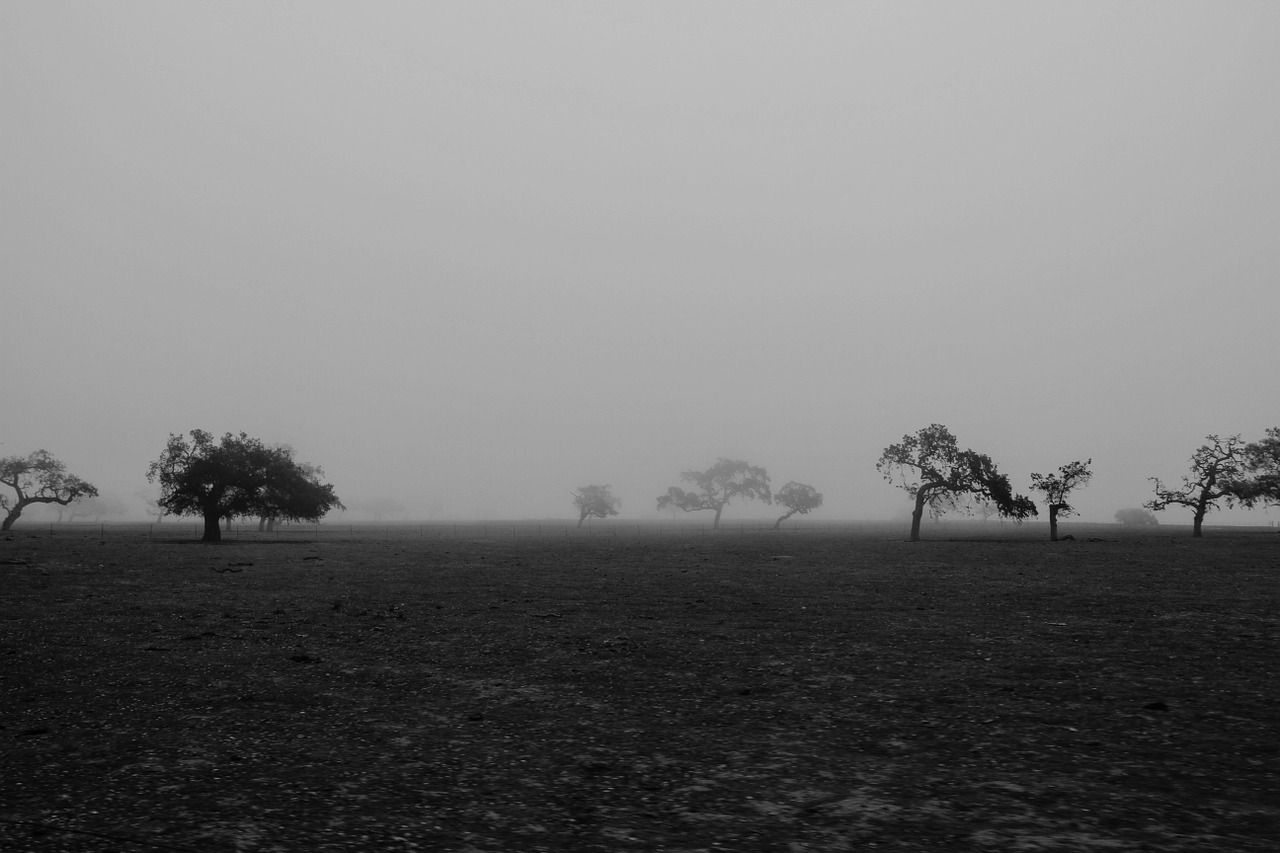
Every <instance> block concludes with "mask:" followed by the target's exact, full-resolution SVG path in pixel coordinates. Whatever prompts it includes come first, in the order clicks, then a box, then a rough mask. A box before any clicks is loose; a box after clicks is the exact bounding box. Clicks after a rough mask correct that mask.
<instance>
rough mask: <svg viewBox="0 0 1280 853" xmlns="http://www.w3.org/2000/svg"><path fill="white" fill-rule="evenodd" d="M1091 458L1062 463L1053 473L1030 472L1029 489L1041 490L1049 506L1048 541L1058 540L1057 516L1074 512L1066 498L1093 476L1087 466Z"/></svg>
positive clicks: (1091, 462) (1091, 461)
mask: <svg viewBox="0 0 1280 853" xmlns="http://www.w3.org/2000/svg"><path fill="white" fill-rule="evenodd" d="M1092 464H1093V460H1092V459H1086V460H1085V461H1083V462H1080V461H1078V460H1077V461H1075V462H1070V463H1068V464H1066V465H1063V466H1062V467H1061V468H1059V469H1058V471H1057V473H1055V474H1032V475H1031V489H1032V491H1036V492H1043V493H1044V499H1045V503H1047V504H1048V506H1049V541H1050V542H1057V541H1058V516H1059V515H1063V516H1067V515H1071V514H1073V513H1074V512H1075V510H1074V509H1072V508H1071V504H1069V503H1067V498H1068V497H1069V496H1070V495H1071V493H1072V492H1073V491H1075V490H1076V489H1083V488H1084V487H1085V486H1087V485H1088V484H1089V480H1091V479H1092V478H1093V472H1092V471H1090V470H1089V466H1090V465H1092Z"/></svg>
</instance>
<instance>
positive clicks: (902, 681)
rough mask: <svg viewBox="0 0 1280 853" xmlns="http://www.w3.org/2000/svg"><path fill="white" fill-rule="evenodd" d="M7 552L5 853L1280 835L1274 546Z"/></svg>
mask: <svg viewBox="0 0 1280 853" xmlns="http://www.w3.org/2000/svg"><path fill="white" fill-rule="evenodd" d="M358 533H359V531H356V534H357V535H354V536H351V537H347V538H340V537H333V538H332V539H324V540H322V541H318V542H317V541H307V540H305V539H303V538H297V539H290V538H288V537H281V536H275V537H272V536H264V537H261V538H256V537H254V536H251V535H245V536H241V537H239V538H238V539H237V540H236V541H230V542H225V543H223V544H221V545H200V544H198V543H193V542H180V541H167V542H166V541H149V540H148V539H147V537H146V536H145V535H142V536H136V537H132V538H129V537H117V536H112V535H109V531H108V535H106V536H105V538H101V539H100V537H99V536H98V535H93V536H85V537H64V536H52V537H50V536H49V533H48V531H44V532H43V533H42V532H41V531H40V529H38V528H36V529H32V530H25V531H24V530H22V529H15V530H14V531H12V532H11V533H10V534H9V536H8V538H7V539H0V850H5V851H10V850H12V851H28V850H30V851H68V852H69V851H77V853H83V852H84V851H104V852H105V851H113V853H114V851H126V853H133V851H139V853H142V851H155V850H175V851H263V852H264V853H265V851H287V852H288V853H294V851H299V853H302V851H366V850H376V851H445V852H446V853H455V851H456V853H464V851H476V852H477V853H478V852H479V851H485V853H488V851H522V853H523V851H625V850H635V851H713V850H714V851H785V853H808V851H845V850H850V851H857V850H870V849H875V850H911V851H969V850H971V851H1160V853H1171V852H1172V851H1204V853H1227V852H1228V851H1259V853H1262V852H1263V851H1266V853H1273V851H1275V850H1276V849H1278V847H1280V701H1278V700H1280V691H1278V689H1277V684H1276V680H1277V670H1278V667H1277V662H1278V661H1280V654H1278V652H1280V648H1278V643H1277V632H1276V627H1277V618H1278V615H1280V607H1278V605H1280V536H1277V535H1276V534H1275V533H1274V532H1271V533H1262V532H1234V533H1232V532H1221V531H1212V532H1209V533H1208V534H1207V537H1206V538H1205V539H1202V540H1193V539H1191V538H1189V537H1188V536H1187V535H1186V533H1185V532H1183V531H1178V532H1176V533H1174V535H1170V534H1171V532H1170V531H1168V530H1159V531H1158V534H1157V533H1153V534H1151V535H1145V536H1141V537H1139V536H1133V535H1129V536H1127V537H1123V538H1120V534H1119V533H1117V532H1116V531H1115V530H1114V529H1108V532H1103V533H1100V534H1099V536H1102V537H1116V538H1114V539H1109V540H1104V541H1091V540H1090V539H1089V538H1087V537H1081V538H1078V539H1077V540H1076V541H1069V542H1061V543H1054V544H1051V543H1048V542H1046V541H1043V540H1042V539H1039V538H1033V537H1029V536H1026V535H1021V534H1020V535H1018V536H1017V537H1015V538H1010V539H999V538H996V537H997V536H999V535H1000V534H998V533H995V532H992V533H990V534H989V537H988V538H979V539H934V540H932V541H925V542H919V543H906V542H903V541H901V540H900V539H897V538H893V539H887V538H879V537H877V536H875V535H869V534H866V533H865V532H864V533H863V534H857V533H856V532H853V531H839V530H831V531H825V532H822V531H806V532H783V533H772V532H763V531H752V532H732V531H730V532H723V533H719V534H715V535H707V534H700V533H686V534H677V533H664V534H653V533H642V532H639V531H634V530H633V531H632V532H631V533H629V534H626V533H619V534H618V535H593V536H581V535H558V536H557V535H542V536H537V535H510V536H506V537H498V536H494V537H479V536H476V537H472V536H470V535H465V534H464V535H447V536H446V535H441V536H435V537H424V538H414V537H412V536H404V537H388V536H382V537H379V536H377V535H370V536H365V537H363V538H362V537H361V536H359V535H358Z"/></svg>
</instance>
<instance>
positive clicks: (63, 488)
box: [0, 450, 98, 531]
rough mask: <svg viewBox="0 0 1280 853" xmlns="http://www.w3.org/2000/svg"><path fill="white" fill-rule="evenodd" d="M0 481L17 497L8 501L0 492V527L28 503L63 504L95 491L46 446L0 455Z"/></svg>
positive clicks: (9, 524)
mask: <svg viewBox="0 0 1280 853" xmlns="http://www.w3.org/2000/svg"><path fill="white" fill-rule="evenodd" d="M0 485H5V486H8V487H9V488H11V489H13V491H14V494H15V496H16V498H17V500H15V501H13V503H10V499H9V497H8V496H7V495H3V494H0V510H4V511H5V517H4V521H3V522H0V531H2V530H8V529H9V528H10V527H13V523H14V522H15V521H17V520H18V516H20V515H22V511H23V510H24V509H26V508H27V507H29V506H30V505H31V504H59V505H60V506H67V505H68V504H70V503H71V502H72V501H75V500H79V499H80V498H83V497H96V496H97V494H98V490H97V488H95V487H94V486H93V485H92V484H90V483H86V482H85V481H84V480H81V479H80V478H79V477H77V476H75V475H73V474H68V473H67V466H66V465H65V464H64V463H63V462H61V461H59V460H58V459H56V458H55V457H54V456H53V454H51V453H50V452H49V451H47V450H37V451H36V452H35V453H32V454H31V455H29V456H6V457H5V458H3V459H0Z"/></svg>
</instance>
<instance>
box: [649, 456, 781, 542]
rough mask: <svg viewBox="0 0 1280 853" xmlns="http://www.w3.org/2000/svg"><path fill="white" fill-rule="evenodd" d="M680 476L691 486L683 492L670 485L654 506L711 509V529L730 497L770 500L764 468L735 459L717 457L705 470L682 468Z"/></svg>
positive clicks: (715, 526)
mask: <svg viewBox="0 0 1280 853" xmlns="http://www.w3.org/2000/svg"><path fill="white" fill-rule="evenodd" d="M680 479H682V480H684V481H685V482H686V483H691V484H693V486H694V487H695V488H694V490H693V491H687V492H686V491H685V490H684V489H681V488H679V487H678V486H672V487H671V488H669V489H667V493H666V494H665V495H663V496H662V497H660V498H658V509H659V510H663V509H667V508H668V507H674V508H676V509H679V510H683V511H684V512H697V511H699V510H704V509H707V510H715V513H716V518H715V521H714V522H712V524H711V527H712V529H718V528H719V527H720V514H721V513H723V512H724V508H725V507H726V506H727V505H728V504H729V502H730V501H732V500H735V499H737V498H741V499H742V500H748V501H751V500H760V501H764V502H765V503H773V494H772V492H771V491H770V490H769V474H768V473H767V472H766V471H765V469H764V468H759V467H756V466H754V465H748V464H747V463H746V462H743V461H741V460H739V459H724V458H721V459H719V460H717V461H716V464H714V465H712V466H711V467H710V468H708V469H707V470H706V471H685V472H684V473H683V474H681V475H680Z"/></svg>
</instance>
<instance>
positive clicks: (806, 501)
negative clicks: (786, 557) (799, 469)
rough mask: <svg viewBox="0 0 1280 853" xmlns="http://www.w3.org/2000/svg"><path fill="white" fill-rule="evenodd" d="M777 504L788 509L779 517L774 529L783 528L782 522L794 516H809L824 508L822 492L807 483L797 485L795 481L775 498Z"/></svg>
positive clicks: (784, 487)
mask: <svg viewBox="0 0 1280 853" xmlns="http://www.w3.org/2000/svg"><path fill="white" fill-rule="evenodd" d="M773 500H774V502H775V503H777V504H780V505H782V506H784V507H786V508H787V511H786V513H784V514H783V515H781V516H779V518H778V520H777V521H775V522H774V523H773V526H774V529H777V528H779V527H781V526H782V522H784V521H786V520H787V519H788V518H790V517H791V516H793V515H797V514H798V515H808V514H809V513H811V512H813V511H814V510H815V509H817V508H818V507H820V506H822V492H820V491H818V490H817V489H815V488H814V487H813V486H810V485H808V484H807V483H797V482H796V481H795V480H792V481H791V482H789V483H787V484H786V485H785V486H783V487H782V488H781V489H778V491H777V493H776V494H775V495H774V496H773Z"/></svg>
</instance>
